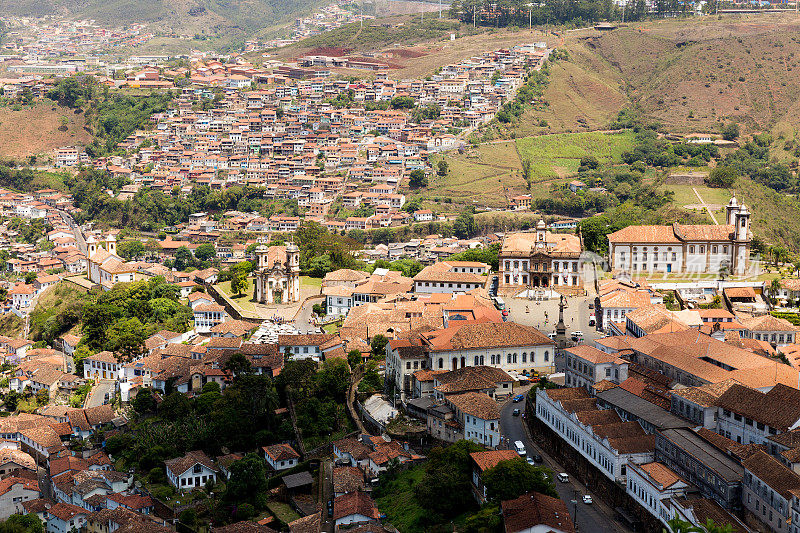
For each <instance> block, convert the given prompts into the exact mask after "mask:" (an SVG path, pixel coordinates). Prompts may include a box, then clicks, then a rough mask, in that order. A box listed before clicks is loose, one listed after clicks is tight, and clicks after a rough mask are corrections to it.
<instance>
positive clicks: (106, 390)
mask: <svg viewBox="0 0 800 533" xmlns="http://www.w3.org/2000/svg"><path fill="white" fill-rule="evenodd" d="M115 385H116V382H115V381H113V380H110V379H101V380H100V381H98V382H97V383H96V384H95V386H94V387H92V390H91V392H90V393H89V397H88V398H86V405H85V407H98V406H100V405H103V404H104V403H107V402H106V395H108V401H111V399H112V398H113V397H114V387H115Z"/></svg>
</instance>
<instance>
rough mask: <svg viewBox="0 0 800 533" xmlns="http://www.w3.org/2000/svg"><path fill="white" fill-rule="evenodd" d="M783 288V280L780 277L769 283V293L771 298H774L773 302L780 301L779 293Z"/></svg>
mask: <svg viewBox="0 0 800 533" xmlns="http://www.w3.org/2000/svg"><path fill="white" fill-rule="evenodd" d="M780 290H781V280H780V279H778V278H774V279H773V280H772V282H771V283H770V284H769V295H770V299H771V300H772V304H773V305H775V303H776V302H777V301H778V293H779V292H780Z"/></svg>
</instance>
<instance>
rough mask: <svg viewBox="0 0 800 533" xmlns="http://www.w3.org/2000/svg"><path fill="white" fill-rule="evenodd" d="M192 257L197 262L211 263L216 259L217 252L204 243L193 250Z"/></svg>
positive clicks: (212, 246)
mask: <svg viewBox="0 0 800 533" xmlns="http://www.w3.org/2000/svg"><path fill="white" fill-rule="evenodd" d="M194 256H195V258H196V259H197V260H198V261H211V260H213V259H214V258H215V257H217V250H216V248H214V245H213V244H211V243H210V242H206V243H203V244H201V245H200V246H198V247H197V248H196V249H195V251H194Z"/></svg>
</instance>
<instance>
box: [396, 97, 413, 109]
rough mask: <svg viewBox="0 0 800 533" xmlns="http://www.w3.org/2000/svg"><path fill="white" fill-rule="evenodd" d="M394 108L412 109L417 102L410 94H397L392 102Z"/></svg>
mask: <svg viewBox="0 0 800 533" xmlns="http://www.w3.org/2000/svg"><path fill="white" fill-rule="evenodd" d="M390 105H391V106H392V109H411V108H413V107H414V106H415V105H416V103H415V102H414V99H413V98H412V97H410V96H395V97H394V98H392V101H391V103H390Z"/></svg>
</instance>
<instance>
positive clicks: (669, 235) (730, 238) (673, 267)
mask: <svg viewBox="0 0 800 533" xmlns="http://www.w3.org/2000/svg"><path fill="white" fill-rule="evenodd" d="M725 219H726V220H725V224H720V225H713V224H694V225H685V224H673V225H671V226H628V227H627V228H623V229H621V230H619V231H616V232H614V233H612V234H610V235H609V236H608V256H609V261H610V263H611V265H610V266H611V270H612V271H616V272H618V273H627V274H630V275H631V276H637V275H641V274H647V273H653V272H662V273H670V272H677V273H694V274H719V273H721V272H722V271H724V270H727V272H728V273H729V274H735V275H743V274H744V273H745V272H746V270H747V266H748V262H749V257H750V242H751V240H752V238H753V236H752V233H751V232H750V211H749V210H748V209H747V206H745V205H744V204H741V205H739V203H738V202H737V200H736V197H735V196H734V197H732V198H731V200H730V202H728V205H727V206H726V207H725Z"/></svg>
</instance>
